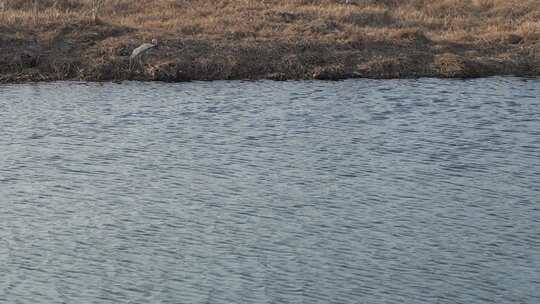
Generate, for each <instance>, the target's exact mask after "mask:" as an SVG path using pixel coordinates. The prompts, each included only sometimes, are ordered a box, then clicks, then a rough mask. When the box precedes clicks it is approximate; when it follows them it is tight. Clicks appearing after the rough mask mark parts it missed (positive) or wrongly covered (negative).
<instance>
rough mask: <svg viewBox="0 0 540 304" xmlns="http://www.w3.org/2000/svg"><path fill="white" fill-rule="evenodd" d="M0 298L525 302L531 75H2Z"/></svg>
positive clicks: (529, 256) (534, 165) (538, 244)
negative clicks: (56, 79) (103, 78)
mask: <svg viewBox="0 0 540 304" xmlns="http://www.w3.org/2000/svg"><path fill="white" fill-rule="evenodd" d="M0 208H1V209H0V303H224V304H225V303H306V304H307V303H309V304H312V303H321V304H322V303H339V304H343V303H345V304H348V303H351V304H353V303H354V304H356V303H426V304H427V303H464V304H465V303H467V304H468V303H530V304H537V303H540V80H538V79H537V80H534V79H517V78H491V79H479V80H470V81H460V80H453V81H450V80H434V79H424V80H402V81H375V80H355V81H343V82H211V83H199V82H195V83H186V84H161V83H123V84H86V83H69V82H67V83H49V84H25V85H8V86H0Z"/></svg>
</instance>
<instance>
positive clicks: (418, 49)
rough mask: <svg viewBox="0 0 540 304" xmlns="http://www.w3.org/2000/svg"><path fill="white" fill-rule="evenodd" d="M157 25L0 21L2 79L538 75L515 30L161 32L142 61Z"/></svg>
mask: <svg viewBox="0 0 540 304" xmlns="http://www.w3.org/2000/svg"><path fill="white" fill-rule="evenodd" d="M154 37H155V35H150V34H145V33H144V32H141V31H137V30H134V29H132V28H129V27H121V26H115V25H112V24H109V23H106V22H99V23H98V24H94V23H92V22H73V23H67V24H62V25H61V26H51V27H50V28H43V29H40V31H33V30H25V29H18V28H7V27H3V28H1V29H0V82H3V83H8V82H26V81H56V80H87V81H120V80H149V81H151V80H158V81H171V82H177V81H190V80H225V79H274V80H288V79H328V80H338V79H345V78H361V77H367V78H416V77H445V78H469V77H484V76H493V75H516V76H538V75H540V43H538V42H537V41H536V40H535V41H528V40H527V39H525V38H523V37H520V36H517V35H508V36H507V37H502V38H501V37H497V39H494V40H491V41H490V40H486V41H485V42H484V43H477V42H476V43H471V44H468V43H445V42H440V41H434V40H433V39H431V38H430V37H427V36H426V35H424V34H423V33H422V32H421V31H415V30H403V31H401V32H398V33H397V34H396V35H394V36H393V37H384V38H380V39H379V38H376V37H373V36H366V37H357V38H356V39H353V40H348V41H343V42H335V41H332V42H325V41H324V40H314V39H308V38H306V39H257V38H256V37H254V38H253V39H249V37H247V38H246V37H242V39H238V37H234V36H231V37H219V38H214V39H195V38H189V37H186V38H184V37H182V36H180V35H178V36H173V35H168V36H163V37H156V38H158V39H159V42H160V43H159V47H158V48H157V49H154V50H152V51H151V52H149V53H148V54H147V56H145V57H144V58H143V60H142V61H141V62H140V63H139V64H133V63H132V62H131V63H130V60H129V55H130V53H131V51H132V50H133V49H134V48H135V47H137V46H138V45H139V44H141V43H143V42H149V41H150V39H152V38H154Z"/></svg>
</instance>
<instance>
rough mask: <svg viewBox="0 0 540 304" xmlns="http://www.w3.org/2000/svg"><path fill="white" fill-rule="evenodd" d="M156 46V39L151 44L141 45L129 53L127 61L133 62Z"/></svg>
mask: <svg viewBox="0 0 540 304" xmlns="http://www.w3.org/2000/svg"><path fill="white" fill-rule="evenodd" d="M157 46H158V42H157V40H156V39H152V43H143V44H141V45H140V46H138V47H137V48H136V49H134V50H133V52H131V56H129V59H131V60H133V59H137V58H140V57H142V55H143V54H144V53H146V52H148V50H150V49H153V48H156V47H157Z"/></svg>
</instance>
